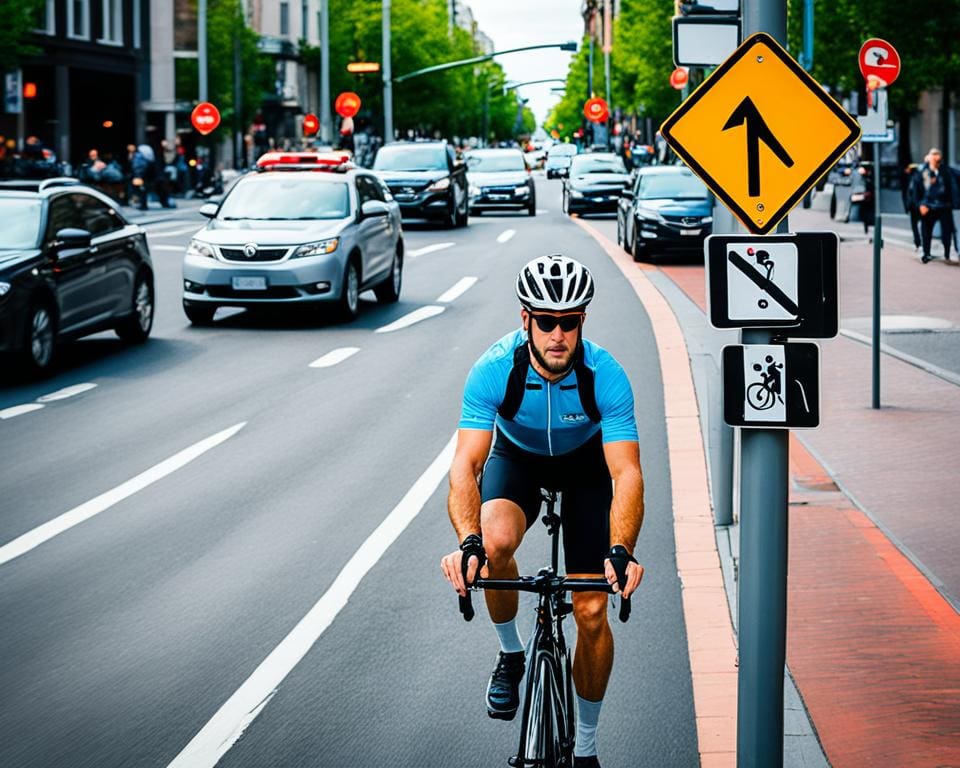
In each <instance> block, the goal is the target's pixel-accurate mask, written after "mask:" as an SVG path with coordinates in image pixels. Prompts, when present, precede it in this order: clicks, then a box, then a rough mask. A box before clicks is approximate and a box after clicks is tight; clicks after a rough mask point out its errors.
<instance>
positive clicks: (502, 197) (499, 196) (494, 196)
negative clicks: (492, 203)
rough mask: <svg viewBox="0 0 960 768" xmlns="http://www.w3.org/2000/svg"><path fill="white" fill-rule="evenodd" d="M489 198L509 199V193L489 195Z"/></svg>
mask: <svg viewBox="0 0 960 768" xmlns="http://www.w3.org/2000/svg"><path fill="white" fill-rule="evenodd" d="M489 197H490V199H491V200H509V199H510V195H490V196H489Z"/></svg>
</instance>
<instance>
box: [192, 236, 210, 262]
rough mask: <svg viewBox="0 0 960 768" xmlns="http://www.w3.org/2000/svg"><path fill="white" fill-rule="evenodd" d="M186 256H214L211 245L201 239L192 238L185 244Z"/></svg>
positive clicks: (206, 257)
mask: <svg viewBox="0 0 960 768" xmlns="http://www.w3.org/2000/svg"><path fill="white" fill-rule="evenodd" d="M187 256H201V257H203V258H205V259H213V258H216V256H215V254H214V252H213V246H212V245H210V243H205V242H204V241H203V240H197V239H193V240H191V241H190V245H188V246H187Z"/></svg>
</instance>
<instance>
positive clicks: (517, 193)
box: [513, 184, 530, 197]
mask: <svg viewBox="0 0 960 768" xmlns="http://www.w3.org/2000/svg"><path fill="white" fill-rule="evenodd" d="M529 194H530V187H528V186H527V185H526V184H524V185H523V186H522V187H517V188H516V189H514V190H513V195H514V197H526V196H527V195H529Z"/></svg>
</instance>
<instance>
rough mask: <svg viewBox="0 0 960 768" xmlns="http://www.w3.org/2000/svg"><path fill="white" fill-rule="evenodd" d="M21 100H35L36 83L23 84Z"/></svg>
mask: <svg viewBox="0 0 960 768" xmlns="http://www.w3.org/2000/svg"><path fill="white" fill-rule="evenodd" d="M23 98H25V99H35V98H37V84H36V83H24V84H23Z"/></svg>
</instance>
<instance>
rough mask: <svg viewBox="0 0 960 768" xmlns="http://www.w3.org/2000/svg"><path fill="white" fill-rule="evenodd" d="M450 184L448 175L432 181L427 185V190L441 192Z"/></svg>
mask: <svg viewBox="0 0 960 768" xmlns="http://www.w3.org/2000/svg"><path fill="white" fill-rule="evenodd" d="M449 186H450V177H449V176H447V177H446V178H444V179H440V180H439V181H435V182H433V184H431V185H430V186H429V187H427V192H443V190H445V189H447V188H448V187H449Z"/></svg>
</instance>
